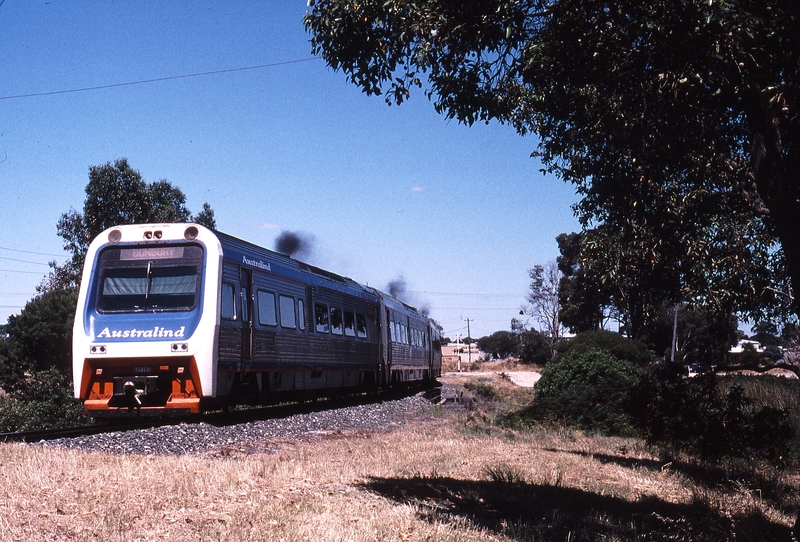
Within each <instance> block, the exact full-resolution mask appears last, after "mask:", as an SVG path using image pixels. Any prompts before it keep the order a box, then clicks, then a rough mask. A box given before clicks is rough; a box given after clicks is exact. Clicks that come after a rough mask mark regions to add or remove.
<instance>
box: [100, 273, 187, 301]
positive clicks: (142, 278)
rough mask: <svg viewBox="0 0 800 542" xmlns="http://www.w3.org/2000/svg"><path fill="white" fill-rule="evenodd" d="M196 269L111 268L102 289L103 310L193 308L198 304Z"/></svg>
mask: <svg viewBox="0 0 800 542" xmlns="http://www.w3.org/2000/svg"><path fill="white" fill-rule="evenodd" d="M197 283H198V274H197V268H196V267H183V266H182V267H161V268H159V267H155V266H152V265H150V264H148V266H147V267H128V268H118V269H108V270H107V271H106V273H105V276H104V277H103V282H102V285H101V288H100V299H99V306H100V309H101V310H104V311H138V310H171V309H172V310H175V309H190V308H191V307H192V306H193V305H194V303H195V293H196V291H197Z"/></svg>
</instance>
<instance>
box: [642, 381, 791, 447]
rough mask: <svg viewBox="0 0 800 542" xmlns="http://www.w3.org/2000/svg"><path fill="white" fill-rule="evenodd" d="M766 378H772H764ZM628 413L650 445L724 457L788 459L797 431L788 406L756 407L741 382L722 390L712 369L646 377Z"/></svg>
mask: <svg viewBox="0 0 800 542" xmlns="http://www.w3.org/2000/svg"><path fill="white" fill-rule="evenodd" d="M762 378H770V377H762ZM636 395H637V397H636V399H635V400H634V401H633V403H632V407H633V408H632V412H633V413H634V414H635V417H636V423H637V425H638V427H639V428H640V429H641V431H642V433H643V435H644V436H645V437H646V438H647V440H648V442H650V443H651V444H659V445H663V446H667V447H670V448H674V449H678V450H684V451H688V452H691V453H695V454H698V455H699V456H701V457H702V458H704V459H719V458H723V457H740V458H761V459H768V460H773V461H778V460H786V459H787V458H788V457H789V456H790V455H791V454H793V453H794V452H793V448H794V446H793V442H794V438H795V435H796V431H795V428H794V426H793V424H792V423H791V419H790V417H789V414H788V412H787V411H786V409H778V408H774V407H772V406H764V405H756V404H755V403H754V401H753V400H752V399H750V398H749V397H748V396H747V395H746V393H745V390H744V388H743V387H742V386H739V385H733V386H731V387H730V388H729V390H728V391H727V393H723V392H722V391H721V390H720V385H719V379H718V377H717V376H715V375H714V374H713V373H709V374H707V375H703V376H699V377H696V378H690V379H686V378H677V379H666V380H665V379H661V378H658V377H651V378H644V379H642V382H641V384H640V386H639V387H638V390H637V394H636Z"/></svg>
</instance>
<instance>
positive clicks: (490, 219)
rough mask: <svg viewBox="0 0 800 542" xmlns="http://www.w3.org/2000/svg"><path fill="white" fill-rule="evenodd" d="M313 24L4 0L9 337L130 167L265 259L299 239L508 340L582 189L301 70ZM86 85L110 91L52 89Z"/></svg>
mask: <svg viewBox="0 0 800 542" xmlns="http://www.w3.org/2000/svg"><path fill="white" fill-rule="evenodd" d="M304 13H305V4H304V3H301V2H278V1H275V2H255V1H253V2H235V3H234V2H218V1H217V2H214V1H210V0H209V1H205V0H197V1H189V0H187V1H179V2H169V3H162V2H132V1H126V0H95V1H82V0H75V1H69V2H68V1H66V0H50V1H28V0H26V1H22V0H5V1H4V2H0V51H2V58H3V61H2V62H3V64H4V70H3V77H2V78H0V186H2V197H0V322H5V321H6V319H7V318H8V316H9V315H10V314H14V313H18V312H19V311H20V309H21V308H22V307H23V306H24V305H25V303H26V301H27V300H29V299H30V298H31V297H33V295H34V294H35V287H36V285H37V284H39V282H40V281H41V279H42V277H43V275H44V274H45V273H46V272H47V267H46V265H44V264H46V262H47V261H50V260H56V261H58V262H59V263H60V262H63V261H64V260H65V259H66V257H67V255H66V253H65V252H64V251H63V250H62V242H61V239H60V238H59V237H58V236H57V235H56V222H57V220H58V218H59V217H60V215H61V214H62V213H63V212H65V211H68V210H69V209H70V208H74V209H77V210H79V211H80V210H82V207H83V202H84V198H85V194H84V189H85V187H86V184H87V182H88V170H89V167H90V166H92V165H100V164H104V163H106V162H113V161H114V160H116V159H118V158H122V157H125V158H127V159H128V161H129V163H130V164H131V166H132V167H133V168H135V169H137V170H139V172H140V173H141V174H142V176H143V177H144V179H145V180H146V181H148V182H152V181H156V180H160V179H166V180H168V181H169V182H171V183H172V184H173V185H175V186H177V187H179V188H180V189H181V190H182V191H183V192H184V193H185V194H186V196H187V199H188V201H187V205H188V207H189V209H190V210H192V211H193V212H197V211H199V210H200V208H201V207H202V204H203V202H206V201H207V202H208V203H209V204H210V205H211V207H212V208H213V209H214V211H215V213H216V220H217V227H218V228H219V229H220V230H222V231H225V232H227V233H230V234H232V235H236V236H238V237H241V238H243V239H246V240H248V241H252V242H255V243H258V244H261V245H263V246H266V247H268V248H274V242H275V238H276V237H277V236H278V235H279V234H280V233H281V231H283V230H289V231H294V232H302V233H305V234H306V235H309V236H311V237H313V245H312V246H313V251H312V252H311V254H310V255H309V256H307V257H305V258H304V259H305V260H306V261H308V262H309V263H312V264H314V265H318V266H321V267H324V268H326V269H329V270H331V271H334V272H337V273H340V274H344V275H347V276H349V277H351V278H353V279H355V280H357V281H359V282H362V283H366V284H369V285H370V286H374V287H377V288H380V289H385V288H386V287H387V285H388V283H389V282H390V281H393V280H397V279H399V278H402V279H403V281H404V282H405V284H406V288H407V290H408V293H407V296H406V300H407V301H409V302H411V303H412V304H415V305H417V306H425V307H427V308H429V310H430V315H431V316H432V317H433V318H435V319H437V320H438V321H439V322H440V323H441V324H442V326H443V327H444V331H445V333H446V334H448V335H449V336H451V337H455V334H456V333H462V334H464V335H466V326H467V319H469V321H470V328H471V332H472V336H473V337H480V336H483V335H486V334H489V333H492V332H494V331H497V330H503V329H509V323H510V320H511V318H513V317H515V316H517V315H518V314H517V313H518V312H519V307H520V305H522V304H523V303H524V301H525V294H526V291H527V288H528V275H527V270H528V268H530V267H531V266H532V265H534V264H537V263H545V262H547V261H549V260H553V259H555V257H556V256H557V255H558V248H557V245H556V242H555V236H556V235H558V234H559V233H562V232H570V231H577V230H578V229H579V225H578V222H577V220H576V219H575V218H574V217H573V215H572V211H571V209H570V205H571V204H572V203H573V202H575V201H576V200H577V198H576V196H575V194H574V191H573V189H572V188H571V187H570V186H568V185H565V184H564V183H562V182H561V181H559V180H558V179H556V178H554V177H552V176H543V175H542V174H541V173H539V168H540V167H541V165H540V163H539V162H538V161H536V160H535V159H534V158H531V157H530V153H531V152H532V151H533V150H534V149H535V146H536V140H535V139H534V138H532V137H527V138H522V137H519V136H518V135H517V134H516V133H515V132H514V130H513V129H512V128H509V127H505V126H501V125H498V124H490V125H488V126H487V125H484V124H480V125H475V126H472V127H465V126H463V125H460V124H458V123H456V122H455V121H450V122H448V121H447V120H446V119H444V118H443V117H441V116H439V115H437V114H436V112H435V111H434V110H433V106H432V105H431V103H430V102H429V101H428V100H427V98H425V96H424V95H423V93H421V92H417V93H416V94H412V97H411V100H410V101H409V102H407V103H405V104H403V105H401V106H399V107H398V106H391V107H389V106H387V105H386V104H385V102H384V100H383V98H381V97H374V96H373V97H369V96H366V95H365V94H362V93H361V92H360V91H359V90H358V89H357V88H356V87H354V86H353V85H351V84H349V83H347V81H346V79H345V76H344V75H343V74H342V73H335V72H333V71H332V70H330V69H329V68H327V67H326V65H325V63H324V62H323V61H322V60H319V59H316V60H314V59H312V56H311V47H310V45H309V43H308V39H309V36H308V35H307V34H306V33H305V30H304V29H303V25H302V17H303V15H304ZM251 66H265V67H261V68H257V69H247V70H236V69H237V68H246V67H251ZM223 70H235V71H225V72H224V73H216V74H208V75H198V76H192V77H179V78H178V77H176V78H172V77H174V76H181V75H191V74H200V73H207V72H216V71H223ZM164 78H170V79H166V80H161V81H155V82H149V83H142V84H131V85H122V86H112V85H120V84H123V83H132V82H138V81H152V80H154V79H164ZM91 87H107V88H100V89H95V90H83V91H77V92H59V91H68V90H75V89H86V88H91ZM44 93H48V94H44ZM42 94H44V95H42ZM20 96H25V97H20ZM20 260H22V261H20Z"/></svg>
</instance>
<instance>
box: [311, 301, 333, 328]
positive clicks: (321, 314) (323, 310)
mask: <svg viewBox="0 0 800 542" xmlns="http://www.w3.org/2000/svg"><path fill="white" fill-rule="evenodd" d="M314 320H315V322H314V325H315V329H316V330H317V333H327V332H328V330H329V329H330V327H329V324H328V306H327V305H325V304H324V303H315V304H314Z"/></svg>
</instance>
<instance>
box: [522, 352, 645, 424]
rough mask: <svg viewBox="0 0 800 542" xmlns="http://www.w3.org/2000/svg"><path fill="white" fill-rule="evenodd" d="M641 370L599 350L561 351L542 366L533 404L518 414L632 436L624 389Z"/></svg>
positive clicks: (627, 388)
mask: <svg viewBox="0 0 800 542" xmlns="http://www.w3.org/2000/svg"><path fill="white" fill-rule="evenodd" d="M642 374H643V373H642V369H641V368H640V367H639V366H638V365H637V364H635V363H633V362H631V361H628V360H620V359H617V358H616V357H614V356H613V355H611V354H610V353H608V352H605V351H603V350H598V349H594V348H592V349H587V350H583V351H580V352H578V353H575V354H569V355H563V356H560V357H559V358H556V360H555V361H552V362H550V363H549V364H548V365H547V366H546V367H545V369H544V371H543V372H542V377H541V379H540V380H539V381H538V382H537V384H536V388H535V394H534V399H533V404H532V405H531V406H530V407H529V408H528V409H527V410H526V411H524V412H522V413H519V415H520V416H522V417H523V418H529V419H532V420H534V421H538V422H544V423H566V424H567V425H570V426H574V427H577V428H580V429H586V430H591V431H599V432H602V433H606V434H616V435H632V434H635V426H634V425H633V421H632V419H631V418H630V416H629V414H628V413H627V410H626V405H627V403H628V392H629V390H630V389H631V388H632V387H633V385H634V383H635V382H636V381H638V379H639V378H641V377H642Z"/></svg>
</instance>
